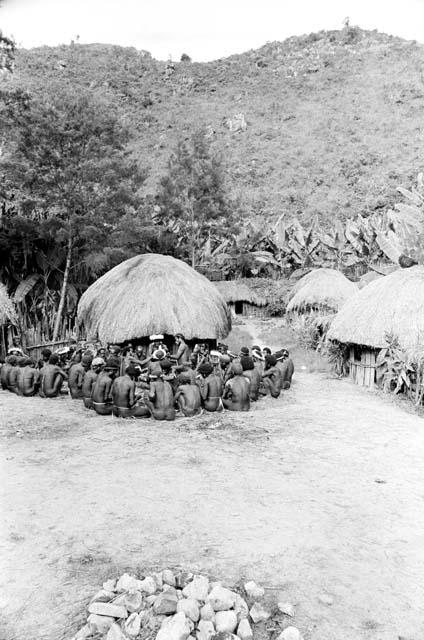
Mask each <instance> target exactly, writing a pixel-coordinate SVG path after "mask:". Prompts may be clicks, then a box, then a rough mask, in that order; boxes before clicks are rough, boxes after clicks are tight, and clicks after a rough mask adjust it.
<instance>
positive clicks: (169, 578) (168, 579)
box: [162, 569, 176, 587]
mask: <svg viewBox="0 0 424 640" xmlns="http://www.w3.org/2000/svg"><path fill="white" fill-rule="evenodd" d="M162 580H163V582H164V583H165V584H169V586H170V587H175V585H176V582H175V576H174V574H173V573H172V571H171V570H170V569H164V570H163V571H162Z"/></svg>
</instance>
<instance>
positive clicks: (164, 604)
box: [153, 591, 178, 616]
mask: <svg viewBox="0 0 424 640" xmlns="http://www.w3.org/2000/svg"><path fill="white" fill-rule="evenodd" d="M177 604H178V598H177V596H176V595H175V594H174V593H167V592H166V591H163V592H162V593H160V594H159V595H158V597H157V598H156V600H155V603H154V605H153V611H154V612H155V613H158V614H162V615H164V616H168V615H171V614H172V613H175V612H176V611H177Z"/></svg>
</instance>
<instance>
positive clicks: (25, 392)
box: [17, 358, 40, 397]
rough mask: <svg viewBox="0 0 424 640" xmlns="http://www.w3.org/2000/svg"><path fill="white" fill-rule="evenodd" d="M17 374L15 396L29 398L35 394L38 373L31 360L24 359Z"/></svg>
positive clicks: (38, 377)
mask: <svg viewBox="0 0 424 640" xmlns="http://www.w3.org/2000/svg"><path fill="white" fill-rule="evenodd" d="M23 360H24V361H23V363H22V365H21V367H20V369H19V372H18V384H17V394H18V395H19V396H26V397H30V396H33V395H35V394H36V393H37V390H38V385H39V381H40V373H39V371H38V369H36V368H35V362H34V361H33V360H32V359H31V358H24V359H23Z"/></svg>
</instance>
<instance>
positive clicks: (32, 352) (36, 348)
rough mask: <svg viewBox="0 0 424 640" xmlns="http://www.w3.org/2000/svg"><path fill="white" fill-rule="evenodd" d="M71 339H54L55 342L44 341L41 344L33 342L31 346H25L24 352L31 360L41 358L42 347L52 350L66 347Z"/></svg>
mask: <svg viewBox="0 0 424 640" xmlns="http://www.w3.org/2000/svg"><path fill="white" fill-rule="evenodd" d="M70 344H71V341H70V340H69V339H68V340H56V342H45V343H43V344H34V345H32V346H31V347H25V351H26V353H27V354H28V355H29V357H30V358H32V359H33V360H36V361H37V360H39V359H40V358H41V352H42V350H43V349H50V350H51V351H52V352H54V351H58V350H59V349H63V347H68V346H69V345H70Z"/></svg>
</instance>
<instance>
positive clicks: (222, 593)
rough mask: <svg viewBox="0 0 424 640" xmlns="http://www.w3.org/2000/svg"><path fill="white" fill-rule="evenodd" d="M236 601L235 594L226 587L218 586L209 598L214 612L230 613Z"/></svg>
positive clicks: (208, 600)
mask: <svg viewBox="0 0 424 640" xmlns="http://www.w3.org/2000/svg"><path fill="white" fill-rule="evenodd" d="M235 601H236V597H235V593H233V592H232V591H230V590H229V589H226V588H225V587H221V586H216V587H214V588H213V589H212V591H211V592H210V594H209V595H208V597H207V602H209V603H210V604H211V606H212V608H213V610H214V611H228V609H231V607H233V606H234V603H235Z"/></svg>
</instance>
